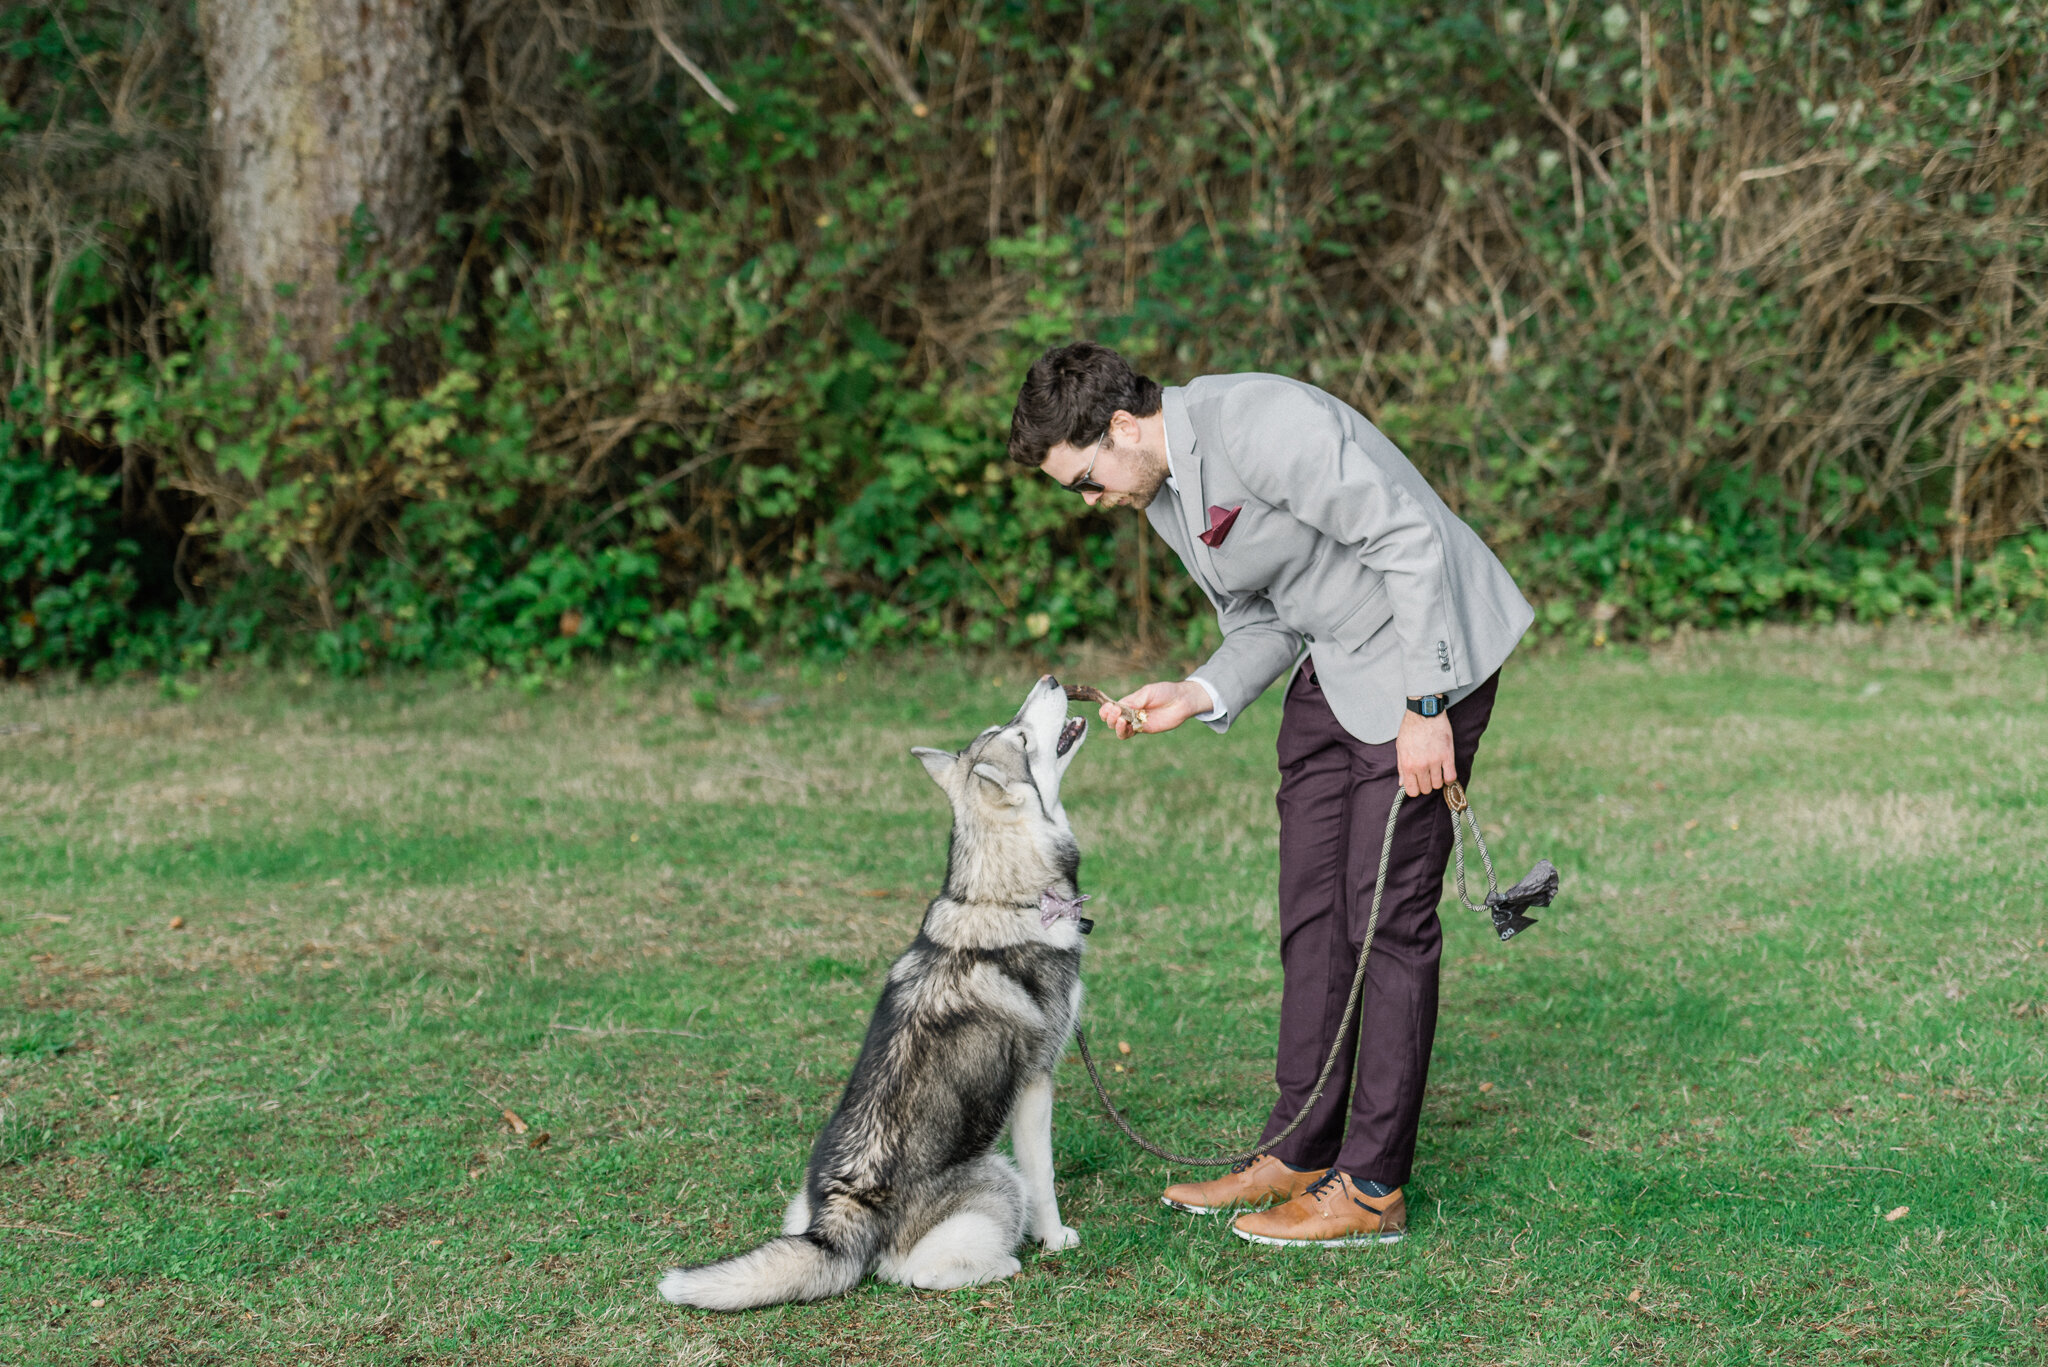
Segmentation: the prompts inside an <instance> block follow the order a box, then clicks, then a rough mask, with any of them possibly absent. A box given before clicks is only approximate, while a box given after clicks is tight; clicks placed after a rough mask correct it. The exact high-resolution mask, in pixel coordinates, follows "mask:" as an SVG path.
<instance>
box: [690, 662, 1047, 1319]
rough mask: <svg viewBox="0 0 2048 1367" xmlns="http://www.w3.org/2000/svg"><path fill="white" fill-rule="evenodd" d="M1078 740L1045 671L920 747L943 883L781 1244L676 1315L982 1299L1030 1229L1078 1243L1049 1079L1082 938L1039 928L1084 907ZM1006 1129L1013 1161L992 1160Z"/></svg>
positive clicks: (699, 1288) (710, 1282)
mask: <svg viewBox="0 0 2048 1367" xmlns="http://www.w3.org/2000/svg"><path fill="white" fill-rule="evenodd" d="M1063 733H1064V735H1065V739H1066V741H1067V743H1066V745H1065V746H1064V747H1062V745H1061V744H1060V742H1061V740H1062V738H1063ZM1086 738H1087V724H1086V723H1085V722H1082V721H1080V720H1079V719H1078V718H1077V719H1074V720H1071V721H1070V720H1069V719H1068V717H1067V702H1066V695H1065V692H1064V690H1062V689H1061V688H1060V686H1059V683H1058V681H1057V680H1055V679H1054V678H1053V677H1052V676H1051V675H1047V676H1046V677H1044V678H1042V679H1040V680H1039V681H1038V683H1037V685H1036V686H1034V687H1033V688H1032V690H1031V692H1030V694H1029V695H1028V696H1027V697H1026V698H1025V699H1024V705H1023V706H1022V707H1021V708H1019V709H1018V711H1017V715H1016V716H1015V717H1014V718H1012V719H1011V720H1010V721H1009V722H1008V723H1007V724H1005V725H1002V726H992V727H990V728H989V729H988V730H986V731H984V732H982V733H981V734H980V735H979V736H977V737H975V739H974V740H973V742H972V743H970V744H969V745H968V746H967V748H966V749H964V750H961V751H959V752H958V753H952V752H949V751H945V750H931V749H925V748H922V747H920V748H919V749H917V750H915V751H913V752H912V753H913V754H915V755H916V756H917V757H918V758H919V759H920V760H922V761H923V762H924V767H925V769H926V771H927V772H928V773H930V774H931V776H932V778H933V779H934V780H936V781H937V783H938V785H939V787H940V788H942V789H944V790H945V793H946V796H947V798H948V799H949V800H950V801H951V803H952V807H953V839H952V845H951V848H950V849H949V851H948V853H947V858H946V885H945V887H944V888H943V889H942V890H941V891H940V893H939V895H938V896H937V897H936V898H934V899H932V902H931V905H930V906H928V907H927V908H926V909H925V914H924V924H923V926H922V927H921V928H920V929H919V931H918V936H917V939H915V940H914V941H912V942H911V945H910V948H909V949H907V950H905V951H904V952H903V955H902V957H901V958H899V959H897V960H896V962H895V964H894V965H893V966H892V967H891V968H890V969H889V980H888V985H887V986H886V987H884V988H883V989H882V999H881V1001H880V1002H879V1003H878V1004H877V1005H876V1007H875V1013H874V1016H873V1018H872V1019H870V1020H869V1022H868V1032H867V1039H866V1041H865V1042H864V1043H863V1044H862V1046H861V1052H860V1059H859V1061H858V1062H856V1063H855V1064H854V1066H853V1076H852V1078H851V1079H849V1080H848V1082H847V1084H846V1092H845V1095H843V1096H842V1097H841V1098H840V1100H839V1107H838V1109H837V1110H836V1111H834V1112H833V1114H832V1118H831V1120H830V1121H828V1122H827V1123H826V1125H825V1130H824V1133H823V1134H821V1135H819V1136H818V1142H817V1145H816V1147H815V1148H813V1149H812V1151H811V1162H810V1167H809V1169H808V1171H807V1172H806V1173H805V1176H804V1189H803V1191H802V1192H801V1193H799V1194H798V1196H797V1197H796V1199H795V1200H794V1201H792V1202H790V1205H789V1209H788V1211H787V1212H785V1213H784V1216H783V1221H782V1230H783V1233H782V1237H781V1238H779V1239H771V1240H770V1241H769V1242H767V1243H765V1244H763V1245H761V1246H760V1247H759V1248H757V1249H755V1250H753V1251H752V1252H751V1253H743V1254H741V1255H739V1256H738V1257H735V1258H727V1259H725V1260H724V1261H722V1262H715V1263H710V1264H707V1265H706V1266H703V1267H694V1268H678V1269H676V1270H674V1271H671V1272H670V1273H669V1274H668V1275H667V1276H665V1277H664V1278H662V1281H661V1294H662V1295H663V1296H664V1297H666V1298H667V1299H668V1300H670V1301H673V1302H675V1303H676V1304H678V1305H694V1306H699V1307H702V1308H703V1309H707V1310H743V1309H747V1308H749V1307H752V1306H761V1305H775V1304H779V1303H781V1302H784V1301H809V1300H818V1299H820V1298H822V1297H825V1296H836V1295H838V1294H840V1293H841V1292H843V1291H848V1290H850V1289H852V1288H853V1286H854V1285H855V1284H856V1283H858V1282H859V1281H860V1279H861V1278H862V1277H863V1276H865V1275H866V1274H867V1273H868V1272H870V1271H872V1272H874V1273H875V1275H877V1276H879V1277H882V1278H884V1279H886V1280H889V1281H894V1282H901V1283H905V1284H907V1285H911V1286H919V1287H927V1288H933V1289H943V1288H950V1287H957V1286H972V1285H974V1284H976V1283H979V1282H986V1281H993V1280H996V1279H997V1278H1001V1277H1007V1276H1010V1275H1011V1274H1013V1273H1015V1272H1016V1271H1017V1270H1018V1266H1019V1264H1018V1262H1017V1259H1016V1257H1015V1249H1016V1247H1017V1243H1018V1241H1019V1239H1021V1238H1022V1237H1024V1235H1025V1234H1027V1233H1028V1234H1030V1235H1031V1236H1032V1237H1033V1238H1036V1239H1037V1240H1038V1241H1039V1243H1040V1244H1041V1245H1042V1246H1043V1247H1044V1248H1045V1249H1046V1250H1047V1251H1048V1252H1056V1251H1058V1250H1060V1249H1064V1248H1072V1247H1074V1246H1075V1245H1076V1244H1078V1243H1079V1242H1080V1235H1079V1234H1077V1233H1075V1232H1074V1231H1073V1230H1071V1229H1069V1228H1068V1227H1067V1226H1066V1225H1064V1224H1062V1223H1061V1222H1060V1208H1059V1200H1058V1198H1057V1197H1056V1196H1055V1195H1054V1192H1053V1174H1052V1079H1053V1068H1054V1067H1055V1066H1056V1065H1057V1064H1058V1063H1059V1060H1060V1057H1061V1056H1062V1054H1064V1053H1065V1051H1066V1045H1067V1039H1068V1037H1069V1036H1070V1035H1071V1034H1072V1033H1073V1029H1074V1022H1075V1019H1076V1018H1077V1016H1078V1015H1079V1013H1080V1007H1081V946H1082V939H1081V934H1080V930H1079V927H1078V926H1077V925H1076V924H1075V922H1074V921H1073V920H1071V919H1062V920H1056V921H1054V922H1053V923H1052V925H1051V926H1043V925H1041V924H1040V915H1039V897H1040V895H1041V894H1042V893H1045V892H1047V891H1051V892H1053V893H1054V894H1055V895H1057V896H1059V897H1063V898H1071V897H1075V896H1077V895H1078V894H1079V890H1078V888H1077V887H1076V885H1075V877H1076V875H1077V874H1078V872H1079V870H1080V862H1081V855H1080V849H1079V847H1078V846H1077V845H1076V844H1075V843H1074V833H1073V831H1072V830H1071V829H1070V828H1069V827H1068V825H1067V815H1066V812H1065V810H1064V809H1062V807H1061V806H1060V798H1059V785H1060V778H1061V776H1062V775H1063V774H1065V772H1066V769H1067V766H1068V765H1069V764H1071V763H1072V762H1073V759H1074V756H1075V755H1076V754H1077V753H1079V751H1080V748H1081V742H1082V741H1083V740H1085V739H1086ZM1005 1123H1007V1124H1008V1125H1009V1127H1010V1135H1011V1146H1012V1148H1013V1149H1014V1150H1015V1153H1016V1163H1015V1165H1014V1166H1013V1165H1012V1164H1011V1162H1010V1160H1009V1159H1007V1158H1005V1157H1004V1156H1002V1155H1001V1154H999V1153H997V1152H995V1143H996V1139H997V1137H998V1136H999V1135H1000V1134H1001V1132H1002V1129H1003V1126H1004V1125H1005Z"/></svg>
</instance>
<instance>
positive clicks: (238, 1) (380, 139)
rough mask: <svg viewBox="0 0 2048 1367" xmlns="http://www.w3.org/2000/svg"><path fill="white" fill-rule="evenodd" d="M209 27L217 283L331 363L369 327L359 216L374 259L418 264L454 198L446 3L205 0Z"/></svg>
mask: <svg viewBox="0 0 2048 1367" xmlns="http://www.w3.org/2000/svg"><path fill="white" fill-rule="evenodd" d="M199 21H200V30H201V34H202V38H203V41H204V44H205V55H206V76H207V84H208V125H209V126H208V135H209V137H208V141H209V143H210V145H211V147H212V149H213V168H214V175H213V181H214V183H213V191H212V193H213V201H212V227H213V272H214V281H215V287H216V289H217V290H219V291H222V292H224V293H226V292H232V294H233V295H234V296H235V297H238V298H239V299H240V301H241V302H242V304H243V305H244V306H245V307H246V308H247V309H248V312H249V316H250V318H251V320H252V321H253V322H254V323H255V324H256V325H257V326H258V327H259V328H262V327H267V326H269V325H270V323H271V321H272V320H273V319H277V318H282V319H283V321H284V323H285V326H286V328H287V330H288V335H289V336H290V337H291V339H292V341H293V344H294V345H295V346H296V347H297V348H298V349H299V351H300V352H301V354H303V355H305V356H306V357H307V358H308V359H309V360H318V359H320V358H322V357H324V356H325V355H327V354H329V353H330V352H331V350H332V348H333V345H334V341H335V338H336V337H337V335H339V333H340V332H342V331H343V330H345V329H346V328H347V327H348V326H349V325H350V324H351V323H352V322H354V321H355V319H354V317H353V315H352V312H351V309H350V307H349V304H348V300H347V296H346V291H345V287H344V285H343V283H342V282H341V281H340V279H339V275H340V269H341V266H342V264H343V255H344V251H345V249H346V247H347V245H348V242H349V239H350V235H351V232H352V231H354V224H355V220H356V215H357V212H358V210H361V211H363V212H365V213H366V214H367V215H368V221H369V225H370V227H371V229H372V231H371V233H370V235H369V237H368V239H367V242H366V245H367V246H368V247H369V248H370V250H371V252H372V254H373V255H378V256H384V257H388V258H389V259H390V260H392V261H393V262H394V263H397V264H405V263H407V262H409V261H412V260H416V259H417V258H418V254H419V253H420V252H421V251H422V250H423V248H424V247H425V245H426V243H427V241H428V235H429V233H430V231H431V229H432V227H433V223H434V216H435V214H436V213H437V212H438V210H439V209H440V208H441V205H442V202H443V199H444V197H445V195H446V193H447V168H446V160H445V158H446V154H447V145H448V123H449V119H448V115H449V111H450V109H451V108H452V105H453V97H454V93H455V92H454V84H453V83H454V80H455V75H454V63H453V60H452V57H451V52H450V48H451V18H450V14H449V11H448V5H447V0H200V3H199ZM280 286H283V287H285V288H283V289H280V288H279V287H280Z"/></svg>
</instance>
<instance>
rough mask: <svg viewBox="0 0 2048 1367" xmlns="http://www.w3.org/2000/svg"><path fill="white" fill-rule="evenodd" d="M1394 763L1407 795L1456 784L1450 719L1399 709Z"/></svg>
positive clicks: (1430, 791)
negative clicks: (1400, 712) (1399, 771)
mask: <svg viewBox="0 0 2048 1367" xmlns="http://www.w3.org/2000/svg"><path fill="white" fill-rule="evenodd" d="M1148 729H1149V728H1148ZM1394 762H1395V764H1396V766H1397V767H1399V769H1400V770H1401V787H1402V790H1403V791H1405V792H1406V793H1407V794H1408V796H1410V797H1421V796H1422V795H1423V794H1424V793H1433V792H1435V791H1436V790H1437V789H1439V788H1441V787H1443V786H1444V785H1445V784H1446V783H1456V782H1457V781H1458V759H1457V755H1456V753H1455V751H1454V750H1453V749H1452V746H1451V719H1450V718H1449V717H1448V716H1443V715H1438V716H1434V717H1425V716H1423V715H1422V714H1421V713H1420V712H1403V713H1402V714H1401V734H1400V735H1398V736H1396V737H1394Z"/></svg>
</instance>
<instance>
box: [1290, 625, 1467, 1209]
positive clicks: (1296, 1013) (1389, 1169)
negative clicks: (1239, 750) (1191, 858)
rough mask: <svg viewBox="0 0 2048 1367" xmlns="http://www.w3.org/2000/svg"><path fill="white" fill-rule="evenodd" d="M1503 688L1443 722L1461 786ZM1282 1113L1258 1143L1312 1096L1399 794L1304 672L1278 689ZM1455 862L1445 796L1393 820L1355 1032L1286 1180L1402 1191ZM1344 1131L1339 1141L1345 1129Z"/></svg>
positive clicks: (1390, 773) (1389, 757) (1411, 1154)
mask: <svg viewBox="0 0 2048 1367" xmlns="http://www.w3.org/2000/svg"><path fill="white" fill-rule="evenodd" d="M1499 683H1500V675H1499V674H1498V673H1496V674H1494V675H1493V676H1492V677H1491V678H1489V679H1488V680H1487V681H1486V682H1485V683H1483V684H1481V685H1480V686H1479V687H1478V688H1476V689H1474V690H1473V691H1472V692H1471V693H1470V694H1468V695H1467V696H1466V697H1464V698H1462V699H1460V700H1459V701H1458V702H1457V703H1456V704H1455V705H1454V706H1453V707H1452V708H1451V709H1450V711H1449V713H1448V715H1449V717H1450V720H1451V737H1452V746H1453V749H1454V751H1455V753H1456V757H1457V768H1458V778H1459V781H1460V782H1465V781H1468V780H1469V779H1470V777H1471V774H1472V759H1473V756H1474V755H1476V754H1477V753H1478V750H1479V737H1480V735H1481V734H1482V733H1483V732H1484V731H1485V730H1486V723H1487V721H1488V719H1489V718H1490V717H1491V716H1492V715H1493V697H1494V691H1495V689H1496V688H1497V687H1498V686H1499ZM1279 749H1280V794H1279V798H1278V802H1279V807H1280V967H1281V972H1282V975H1283V983H1282V987H1281V995H1280V1050H1279V1061H1278V1063H1277V1065H1276V1067H1275V1069H1274V1080H1275V1081H1276V1082H1278V1083H1279V1084H1280V1100H1279V1102H1278V1103H1277V1104H1276V1105H1275V1106H1274V1107H1273V1114H1272V1118H1271V1119H1269V1120H1267V1122H1266V1129H1265V1133H1264V1134H1263V1135H1262V1136H1261V1142H1264V1140H1266V1139H1270V1138H1271V1137H1272V1136H1274V1135H1276V1134H1278V1133H1279V1132H1280V1131H1281V1130H1283V1129H1285V1128H1286V1127H1287V1122H1289V1121H1290V1120H1292V1119H1294V1117H1295V1115H1296V1114H1297V1113H1298V1112H1299V1111H1300V1110H1301V1107H1302V1103H1304V1102H1306V1101H1307V1100H1308V1098H1309V1094H1310V1093H1311V1092H1313V1091H1314V1090H1315V1085H1316V1075H1317V1074H1318V1073H1319V1072H1321V1071H1322V1066H1323V1060H1324V1059H1325V1058H1327V1057H1328V1056H1329V1053H1330V1042H1331V1040H1333V1039H1334V1038H1335V1037H1336V1034H1337V1028H1338V1026H1339V1025H1340V1024H1341V1023H1342V1021H1343V1019H1344V1001H1345V999H1346V997H1348V996H1349V995H1350V992H1351V979H1352V977H1353V975H1354V974H1356V973H1357V971H1358V949H1359V946H1360V945H1361V944H1362V943H1363V942H1364V940H1365V923H1366V920H1367V917H1368V916H1369V915H1370V913H1371V911H1372V885H1373V879H1374V878H1375V877H1376V876H1377V875H1378V873H1379V862H1380V842H1381V841H1382V839H1384V837H1385V835H1386V828H1387V809H1388V808H1389V807H1390V806H1391V805H1392V804H1393V801H1394V793H1395V791H1396V790H1397V789H1398V788H1399V787H1400V786H1401V774H1400V770H1399V769H1398V768H1397V767H1396V763H1395V758H1394V742H1392V741H1387V742H1386V743H1385V744H1382V745H1367V744H1366V743H1365V742H1364V741H1361V740H1358V739H1357V738H1355V737H1354V736H1352V735H1351V733H1350V732H1348V731H1346V730H1345V729H1344V728H1343V726H1341V725H1340V724H1339V723H1338V721H1337V718H1336V716H1335V715H1334V714H1332V713H1331V711H1330V704H1329V703H1328V701H1327V700H1325V698H1324V697H1323V690H1322V688H1321V687H1320V686H1318V684H1317V683H1316V680H1315V675H1314V673H1313V669H1312V666H1306V665H1305V666H1304V667H1303V668H1302V669H1301V670H1300V671H1299V672H1298V673H1296V675H1295V676H1294V682H1293V684H1292V685H1291V686H1289V688H1288V690H1287V701H1286V708H1285V712H1284V714H1283V716H1282V718H1281V721H1280V746H1279ZM1450 857H1451V812H1450V808H1449V807H1448V806H1446V805H1445V803H1444V799H1443V794H1442V793H1440V792H1439V793H1425V794H1423V796H1421V797H1420V798H1410V799H1408V800H1407V801H1406V802H1404V803H1402V805H1401V817H1400V821H1399V823H1398V824H1397V825H1396V826H1395V829H1394V845H1393V850H1392V852H1391V857H1390V858H1389V860H1388V868H1387V890H1386V895H1385V898H1384V900H1383V901H1382V902H1381V904H1380V921H1379V929H1378V930H1377V931H1376V932H1375V933H1374V936H1373V942H1372V954H1371V955H1370V956H1369V959H1368V962H1367V967H1366V975H1365V988H1364V991H1363V993H1362V995H1361V996H1360V999H1359V1014H1360V1015H1361V1016H1363V1018H1364V1026H1363V1029H1362V1030H1359V1031H1357V1032H1356V1034H1355V1035H1354V1039H1353V1040H1350V1041H1347V1042H1346V1043H1345V1045H1344V1049H1343V1052H1342V1053H1341V1054H1339V1055H1338V1057H1337V1063H1336V1067H1335V1068H1334V1069H1333V1070H1332V1072H1331V1074H1330V1082H1329V1086H1328V1087H1327V1088H1325V1089H1324V1092H1323V1096H1322V1100H1321V1101H1319V1102H1317V1103H1316V1108H1315V1111H1314V1112H1313V1113H1312V1114H1311V1115H1310V1116H1309V1118H1308V1119H1307V1120H1305V1121H1304V1122H1302V1126H1301V1128H1300V1129H1298V1130H1296V1131H1295V1132H1294V1133H1293V1134H1291V1135H1289V1136H1288V1137H1287V1140H1286V1142H1285V1143H1283V1144H1281V1145H1280V1146H1279V1148H1277V1149H1275V1150H1274V1151H1273V1152H1274V1156H1275V1157H1277V1158H1279V1159H1280V1161H1281V1162H1283V1163H1286V1164H1288V1165H1289V1166H1291V1167H1295V1168H1322V1167H1332V1166H1334V1167H1336V1168H1338V1169H1341V1170H1342V1171H1344V1172H1346V1173H1348V1174H1350V1176H1351V1177H1352V1179H1353V1180H1355V1181H1360V1182H1383V1183H1385V1184H1386V1185H1387V1186H1390V1187H1398V1186H1400V1185H1402V1184H1403V1183H1405V1182H1406V1181H1407V1180H1408V1175H1409V1169H1410V1167H1411V1166H1412V1164H1413V1163H1414V1160H1415V1131H1416V1126H1417V1124H1418V1123H1419V1121H1420V1119H1421V1115H1422V1089H1423V1084H1424V1083H1425V1082H1427V1081H1428V1079H1429V1051H1430V1046H1431V1045H1432V1043H1434V1041H1435V1039H1436V991H1437V961H1438V959H1439V958H1440V957H1441V956H1442V953H1443V927H1442V925H1441V923H1440V922H1438V920H1437V914H1436V909H1437V903H1438V901H1439V900H1440V899H1441V898H1442V896H1443V888H1444V866H1445V864H1446V863H1447V862H1448V861H1449V859H1450ZM1347 1117H1348V1118H1349V1121H1350V1125H1349V1128H1348V1131H1347V1128H1346V1124H1345V1121H1346V1119H1347Z"/></svg>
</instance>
